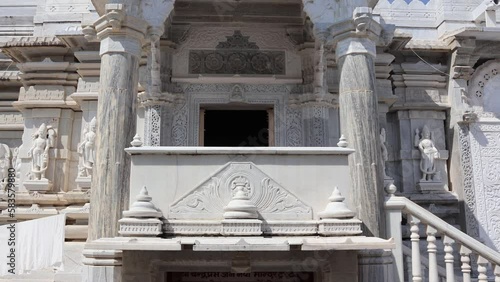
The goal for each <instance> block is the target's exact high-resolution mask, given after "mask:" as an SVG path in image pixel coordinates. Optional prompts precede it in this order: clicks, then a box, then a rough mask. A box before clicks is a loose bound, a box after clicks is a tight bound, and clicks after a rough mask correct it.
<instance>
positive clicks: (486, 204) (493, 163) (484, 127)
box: [462, 123, 500, 250]
mask: <svg viewBox="0 0 500 282" xmlns="http://www.w3.org/2000/svg"><path fill="white" fill-rule="evenodd" d="M469 136H470V148H471V151H470V158H471V160H472V175H473V183H474V187H473V191H468V189H470V188H471V187H470V186H467V185H465V186H464V189H466V191H465V195H466V201H467V202H468V203H467V204H468V205H469V203H470V201H475V206H474V207H473V210H472V211H473V212H474V213H475V217H476V218H477V221H478V225H479V237H480V238H481V239H482V240H484V241H485V243H486V244H487V245H488V246H490V247H493V248H495V249H496V250H500V235H499V234H500V200H499V199H500V176H499V174H498V172H499V171H500V123H494V124H493V123H491V124H486V123H474V124H472V125H471V130H470V134H469ZM463 153H464V152H463V151H462V154H463ZM465 157H467V155H466V156H465ZM465 177H467V174H466V175H465ZM466 180H467V178H466ZM467 195H472V196H473V197H474V199H469V198H467Z"/></svg>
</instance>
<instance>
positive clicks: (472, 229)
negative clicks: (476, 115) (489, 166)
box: [459, 125, 479, 238]
mask: <svg viewBox="0 0 500 282" xmlns="http://www.w3.org/2000/svg"><path fill="white" fill-rule="evenodd" d="M469 134H470V132H469V129H468V126H466V125H461V126H460V132H459V140H460V150H461V156H460V161H461V163H462V171H463V182H464V194H465V207H466V211H465V216H466V224H467V234H470V235H472V236H474V237H475V238H479V233H478V222H477V219H476V216H475V214H476V209H477V205H476V193H475V191H474V171H473V168H472V156H471V148H470V144H471V142H470V141H471V140H470V138H469Z"/></svg>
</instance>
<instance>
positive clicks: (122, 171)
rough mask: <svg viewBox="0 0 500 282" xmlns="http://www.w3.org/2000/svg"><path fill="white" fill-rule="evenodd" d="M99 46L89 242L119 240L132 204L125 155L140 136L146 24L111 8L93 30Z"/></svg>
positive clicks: (120, 8)
mask: <svg viewBox="0 0 500 282" xmlns="http://www.w3.org/2000/svg"><path fill="white" fill-rule="evenodd" d="M94 26H95V30H96V35H97V38H98V39H99V40H100V41H101V49H100V55H101V71H100V88H99V100H98V107H97V142H96V160H95V167H94V169H93V175H92V194H91V209H90V217H89V236H88V240H89V241H91V240H95V239H98V238H103V237H115V236H117V235H118V220H119V219H120V218H121V217H122V211H123V210H124V209H126V208H127V207H128V202H129V175H130V157H129V156H128V155H127V153H126V152H125V151H124V149H125V148H127V147H129V146H130V141H131V140H132V139H133V136H134V135H135V133H136V132H135V131H136V113H135V111H136V102H135V101H136V95H137V84H138V70H139V59H140V55H141V49H142V45H143V43H144V42H143V41H144V35H145V33H146V29H147V23H146V22H144V21H143V20H141V19H138V18H133V17H130V16H127V15H126V13H125V10H124V5H122V4H107V5H106V14H104V15H103V16H102V17H100V18H99V19H98V20H97V21H96V23H95V24H94Z"/></svg>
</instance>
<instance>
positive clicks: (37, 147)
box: [28, 123, 55, 180]
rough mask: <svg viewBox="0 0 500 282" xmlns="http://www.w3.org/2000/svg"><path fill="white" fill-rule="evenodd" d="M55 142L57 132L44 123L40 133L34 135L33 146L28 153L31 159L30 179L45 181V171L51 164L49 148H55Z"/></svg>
mask: <svg viewBox="0 0 500 282" xmlns="http://www.w3.org/2000/svg"><path fill="white" fill-rule="evenodd" d="M54 141H55V130H54V129H52V128H49V127H47V125H45V123H42V125H40V128H39V129H38V132H37V133H35V134H34V135H33V146H32V147H31V148H30V150H29V151H28V157H29V158H31V172H30V179H32V180H33V179H34V180H42V179H45V171H46V170H47V167H48V164H49V148H51V147H53V146H54Z"/></svg>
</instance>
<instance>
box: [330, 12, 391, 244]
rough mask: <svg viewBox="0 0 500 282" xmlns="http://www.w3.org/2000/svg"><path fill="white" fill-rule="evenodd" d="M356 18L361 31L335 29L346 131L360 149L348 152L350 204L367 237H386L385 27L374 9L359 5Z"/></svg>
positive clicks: (351, 142) (342, 130)
mask: <svg viewBox="0 0 500 282" xmlns="http://www.w3.org/2000/svg"><path fill="white" fill-rule="evenodd" d="M353 16H354V19H353V23H354V26H355V27H356V30H350V29H349V30H345V29H343V26H345V25H343V26H341V25H339V29H340V30H338V29H337V27H336V26H334V28H333V30H334V36H335V37H334V40H335V41H336V56H337V62H338V65H339V66H340V85H339V96H340V97H339V105H340V117H341V119H340V120H341V132H342V134H344V135H345V136H346V138H347V142H348V144H349V147H351V148H354V149H355V150H356V152H355V153H354V154H351V155H350V156H349V166H350V171H351V181H352V183H351V185H352V192H351V193H352V194H351V199H352V200H351V201H352V205H351V206H352V207H355V209H356V211H357V213H358V217H359V218H360V219H361V220H362V221H363V223H364V225H365V230H364V232H365V233H366V234H367V235H371V236H381V237H383V233H384V230H385V227H384V226H385V223H384V216H383V215H382V207H383V206H382V205H383V179H382V175H383V173H382V158H381V150H380V140H379V138H377V137H378V136H379V133H380V130H379V124H378V109H377V103H378V101H377V94H376V83H375V66H374V58H375V56H376V50H375V42H374V40H375V38H376V36H378V34H379V33H380V25H378V24H377V23H376V22H374V21H372V19H371V9H369V8H366V7H361V8H356V10H355V11H354V14H353ZM335 33H336V34H335Z"/></svg>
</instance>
